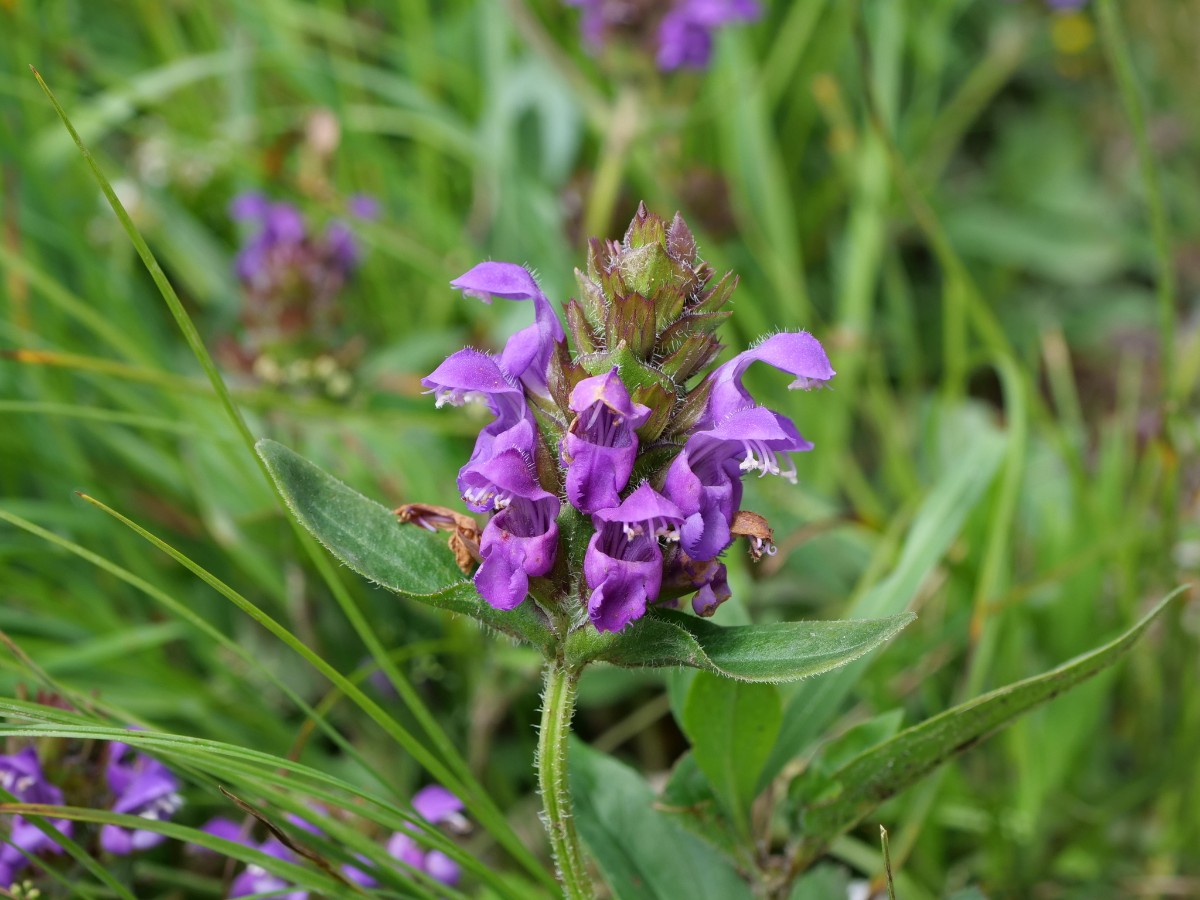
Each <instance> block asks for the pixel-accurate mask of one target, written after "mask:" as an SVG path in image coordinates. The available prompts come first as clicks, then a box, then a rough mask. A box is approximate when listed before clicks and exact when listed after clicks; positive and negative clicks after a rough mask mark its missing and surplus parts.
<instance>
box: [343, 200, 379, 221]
mask: <svg viewBox="0 0 1200 900" xmlns="http://www.w3.org/2000/svg"><path fill="white" fill-rule="evenodd" d="M348 207H349V209H350V215H352V216H357V217H358V218H360V219H378V218H379V201H378V200H377V199H376V198H374V197H372V196H371V195H370V194H355V195H354V196H352V197H351V198H350V203H349V204H348Z"/></svg>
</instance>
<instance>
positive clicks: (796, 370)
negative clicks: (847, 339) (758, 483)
mask: <svg viewBox="0 0 1200 900" xmlns="http://www.w3.org/2000/svg"><path fill="white" fill-rule="evenodd" d="M753 362H765V363H768V364H769V365H772V366H774V367H775V368H777V369H780V370H782V371H784V372H788V373H789V374H791V375H794V376H795V380H794V381H793V382H792V383H791V384H790V385H789V387H790V388H803V389H808V388H811V387H813V386H814V385H817V384H822V383H824V382H825V381H828V380H829V379H830V378H832V377H833V375H834V372H833V369H832V368H831V367H830V365H829V359H828V357H826V355H825V351H824V350H823V349H821V345H820V344H819V343H818V342H817V340H816V339H815V338H814V337H812V335H809V334H806V333H804V332H797V333H788V332H785V333H782V334H776V335H772V336H771V337H769V338H767V340H765V341H763V342H762V343H761V344H759V345H758V346H757V347H754V348H752V349H750V350H747V351H745V352H744V353H739V354H738V355H737V356H735V357H734V358H733V359H731V360H730V361H729V362H727V363H725V364H724V365H722V366H719V367H718V368H717V369H716V370H715V371H714V372H713V373H712V375H711V376H709V377H710V380H711V383H712V389H711V393H710V395H709V399H708V404H707V407H706V409H705V412H704V414H703V415H702V416H701V418H700V420H699V422H697V425H696V430H694V431H693V432H692V434H691V435H690V436H689V437H688V439H687V442H686V443H685V444H684V446H683V450H682V451H681V452H680V454H679V455H678V456H677V457H676V458H675V460H674V461H673V462H672V463H671V466H670V468H669V469H668V470H667V477H666V482H665V484H664V487H663V491H664V493H665V494H666V495H667V496H668V497H670V498H671V500H673V501H674V502H675V503H676V504H677V505H678V506H679V508H680V509H681V510H682V511H683V514H684V517H685V520H684V523H683V527H682V528H681V529H680V538H681V546H682V547H683V549H684V551H685V552H686V553H687V554H688V556H690V557H691V558H692V559H694V560H701V561H703V560H710V559H714V558H715V557H716V556H717V555H718V554H719V553H720V552H721V551H722V550H724V549H725V548H726V547H728V546H729V544H730V542H731V541H732V539H733V538H732V535H731V533H730V526H731V525H732V523H733V517H734V515H735V514H736V513H737V511H738V509H739V507H740V506H741V502H742V476H743V475H744V474H745V473H746V472H748V471H758V472H759V473H760V475H765V474H767V473H768V472H769V473H771V474H772V475H781V476H783V477H784V478H786V479H788V480H789V481H792V482H795V480H796V469H795V466H794V465H793V464H792V462H791V460H790V459H789V457H788V454H789V453H798V452H802V451H806V450H811V449H812V444H811V443H809V442H808V441H806V440H805V439H804V438H803V437H801V436H800V433H799V432H798V431H797V430H796V426H795V425H793V424H792V422H791V420H790V419H788V418H786V417H785V416H781V415H779V414H778V413H775V412H772V411H771V410H769V409H767V408H765V407H762V406H757V405H756V404H755V402H754V399H753V398H752V397H751V396H750V394H749V392H748V391H747V390H746V388H745V387H744V386H743V385H742V375H743V374H744V373H745V371H746V369H747V368H748V367H749V366H750V364H751V363H753Z"/></svg>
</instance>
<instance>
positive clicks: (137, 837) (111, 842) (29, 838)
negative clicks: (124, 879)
mask: <svg viewBox="0 0 1200 900" xmlns="http://www.w3.org/2000/svg"><path fill="white" fill-rule="evenodd" d="M105 780H106V781H107V784H108V788H109V790H110V791H111V793H112V795H113V797H114V799H113V803H112V807H111V808H112V811H113V812H116V813H124V814H126V815H132V816H140V817H141V818H144V819H147V820H165V819H169V818H170V817H171V816H173V815H174V814H175V813H176V812H177V811H178V810H179V808H180V807H181V806H183V799H182V798H181V797H180V796H179V779H178V778H176V777H175V775H174V774H173V773H172V772H171V771H170V770H169V769H168V768H167V767H166V766H165V765H163V764H162V763H161V762H159V761H158V760H156V759H151V758H150V757H148V756H144V755H142V754H140V753H137V752H135V751H134V750H133V749H132V748H130V747H129V746H128V745H127V744H123V743H118V742H114V743H112V744H110V745H109V762H108V765H107V767H106V769H105ZM0 787H3V788H4V789H5V790H6V791H8V792H9V793H10V794H12V795H13V796H14V797H16V798H17V800H18V801H19V802H21V803H40V804H47V805H52V806H61V805H63V802H64V800H63V792H62V790H61V789H60V788H58V787H57V786H55V785H53V784H51V783H50V782H49V781H48V780H47V779H46V777H45V775H44V774H43V772H42V767H41V762H40V761H39V759H38V754H37V751H36V750H35V749H34V748H33V747H26V748H25V749H24V750H22V751H21V752H19V753H15V754H12V755H10V756H0ZM49 825H50V826H51V827H52V828H53V829H54V830H55V831H58V832H59V833H60V834H62V835H63V836H65V837H70V836H71V834H72V831H73V823H71V822H70V821H69V820H66V819H55V820H53V821H51V822H49ZM164 840H166V838H165V836H163V835H161V834H157V833H155V832H153V831H148V830H146V829H140V828H138V829H133V828H123V827H120V826H117V825H105V826H104V827H103V828H101V829H100V846H101V847H102V848H103V849H104V850H105V851H106V852H108V853H112V854H114V855H117V856H128V855H129V854H131V853H135V852H137V851H140V850H148V849H150V848H151V847H155V846H157V845H158V844H161V843H162V842H163V841H164ZM61 852H62V848H61V847H60V846H59V844H58V843H57V842H56V841H55V840H54V838H53V837H51V836H50V835H48V834H46V833H45V832H43V831H42V830H41V829H40V828H38V827H37V826H36V825H33V824H32V823H30V822H28V821H26V820H25V818H24V817H23V816H14V817H13V820H12V828H11V831H10V832H9V834H8V837H7V843H6V844H5V846H4V847H3V848H2V849H0V887H4V888H7V887H8V886H9V885H11V884H12V883H13V881H14V880H15V878H16V876H17V875H18V874H19V873H20V872H21V871H23V870H24V869H25V868H26V867H27V866H28V865H29V861H30V858H31V857H33V856H35V855H37V854H39V853H61Z"/></svg>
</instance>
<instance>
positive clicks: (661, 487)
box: [401, 0, 834, 631]
mask: <svg viewBox="0 0 1200 900" xmlns="http://www.w3.org/2000/svg"><path fill="white" fill-rule="evenodd" d="M686 6H687V9H688V10H689V13H688V14H689V15H693V16H694V17H695V20H696V21H697V22H701V23H707V25H709V26H715V25H717V24H720V22H721V21H724V19H723V18H722V16H725V15H727V14H729V15H732V14H733V13H730V12H729V10H731V9H732V10H735V11H737V10H740V11H741V12H740V13H738V14H744V13H746V11H747V10H748V9H750V8H751V7H750V6H749V5H748V4H745V3H742V4H737V3H729V4H723V3H719V2H715V0H713V2H705V3H701V2H695V3H691V4H686ZM678 8H682V6H680V7H678ZM673 9H676V7H673ZM713 275H714V272H713V270H712V268H711V267H710V266H708V265H707V264H706V263H705V262H704V261H703V260H701V259H700V258H699V257H698V254H697V251H696V241H695V238H694V237H693V236H692V233H691V231H690V230H689V229H688V227H687V225H686V224H685V223H684V222H683V219H682V218H681V217H680V216H679V215H678V214H676V216H675V218H674V219H673V220H671V221H670V222H667V221H665V220H664V219H661V218H659V217H658V216H655V215H652V214H651V213H649V212H648V211H647V210H646V208H645V207H644V206H642V207H640V208H639V209H638V212H637V215H636V216H635V217H634V219H633V221H632V222H631V223H630V226H629V229H628V231H627V232H626V233H625V236H624V239H623V240H622V241H620V242H617V241H599V240H593V241H592V242H591V244H590V245H589V249H588V259H587V268H586V271H585V272H581V271H577V272H576V276H577V279H578V283H579V295H578V296H577V298H575V299H572V300H571V301H570V302H569V303H567V304H566V307H565V309H566V319H567V329H566V330H569V331H570V334H571V342H570V343H571V344H572V347H571V350H570V351H568V348H567V341H566V340H565V336H564V329H563V327H562V326H561V324H560V323H559V321H558V318H557V316H556V315H555V313H554V310H553V308H552V307H551V305H550V302H549V301H548V300H547V298H546V297H545V295H544V294H543V293H542V292H541V289H540V288H539V287H538V286H537V283H536V281H534V279H533V276H531V275H530V274H529V272H528V271H527V270H526V269H524V268H523V267H521V266H517V265H513V264H511V263H495V262H489V263H481V264H480V265H478V266H476V267H475V268H473V269H471V270H470V271H469V272H467V273H466V274H464V275H463V276H461V277H460V278H457V279H455V281H454V282H452V284H453V286H454V287H456V288H459V289H460V290H462V291H463V292H464V294H466V295H468V296H474V297H478V298H481V299H483V300H485V301H491V300H492V299H493V298H495V297H501V298H506V299H512V300H532V301H533V303H534V309H535V312H534V323H533V325H530V326H529V327H527V328H526V329H524V330H523V331H521V332H519V333H518V334H517V335H515V336H514V337H513V338H512V339H510V340H509V342H508V344H507V345H506V346H505V348H504V350H503V351H502V352H501V353H500V354H498V355H491V354H488V353H484V352H482V351H479V350H472V349H466V350H460V351H459V352H458V353H455V354H453V355H451V356H450V357H449V358H448V359H447V360H446V361H445V362H444V363H442V365H440V366H439V367H438V368H437V369H436V370H435V371H434V372H433V373H432V374H430V375H429V376H428V377H427V378H425V379H424V381H423V383H424V384H425V386H426V387H427V388H429V390H430V391H431V392H432V393H434V395H435V396H436V397H437V402H438V405H439V406H441V405H443V404H446V403H451V404H461V403H465V402H468V401H469V400H479V401H482V402H483V403H485V404H487V406H488V407H489V409H491V411H492V413H493V420H492V421H491V422H490V423H489V424H488V425H487V426H486V427H484V428H483V429H482V430H481V432H480V434H479V436H478V438H477V439H476V441H475V448H474V450H473V451H472V454H471V458H470V459H469V460H468V461H467V463H466V465H464V466H463V468H462V469H461V470H460V471H459V477H458V486H459V491H460V493H461V494H462V497H463V500H464V502H465V503H466V505H467V507H468V508H469V509H471V510H472V511H474V512H478V513H490V514H491V519H490V520H489V521H488V523H487V524H486V526H485V527H484V528H483V531H482V535H481V536H480V538H479V541H478V558H479V559H481V560H482V562H481V565H480V567H479V569H478V571H477V572H476V573H475V586H476V588H477V589H478V591H479V594H480V595H481V596H482V597H483V598H484V600H486V601H487V602H488V603H489V604H490V605H491V606H493V607H495V608H497V609H501V610H510V609H513V608H515V607H516V606H518V605H519V604H521V603H522V602H523V601H524V600H525V598H526V596H527V595H528V593H529V590H530V584H531V579H533V578H544V579H545V580H544V581H543V582H541V584H542V585H543V586H544V588H545V590H541V589H539V595H538V596H539V605H540V606H539V608H541V609H543V610H546V609H547V608H548V605H550V606H553V605H559V606H561V607H564V611H565V612H567V613H568V614H569V615H567V616H565V617H564V619H565V620H566V621H569V622H578V621H581V620H582V613H583V612H584V611H586V614H587V617H588V619H589V620H590V622H591V623H592V625H593V626H594V627H595V628H597V629H598V630H600V631H619V630H621V629H623V628H625V627H626V626H627V625H629V623H631V622H633V621H635V620H637V619H639V618H640V617H641V616H643V615H644V614H645V613H646V611H647V609H649V608H650V606H651V605H653V604H655V603H660V602H674V601H677V600H680V599H682V598H683V597H686V596H688V595H693V599H692V608H693V609H694V610H695V611H696V612H697V613H698V614H700V615H711V614H712V613H713V612H714V611H715V610H716V609H717V607H718V606H719V605H720V604H721V603H722V602H723V601H724V600H726V599H727V598H728V597H729V595H730V589H729V583H728V579H727V577H726V571H725V566H724V564H723V563H722V562H720V556H721V554H722V553H724V552H725V550H726V549H727V548H728V547H729V546H730V544H731V543H732V542H733V540H734V539H735V538H736V537H738V536H744V537H746V538H747V540H748V542H749V551H750V555H751V558H752V559H755V560H757V559H759V558H761V557H762V556H763V555H764V554H766V553H770V552H772V550H773V548H774V545H773V544H772V543H771V540H770V536H771V529H770V525H769V524H768V523H767V522H766V520H765V519H762V517H761V516H755V515H753V514H752V513H749V512H748V511H746V510H743V509H742V496H743V490H742V479H743V478H744V477H745V476H746V475H747V474H750V473H756V474H758V476H759V477H762V476H764V475H768V474H771V475H779V476H782V477H783V478H785V479H786V480H788V481H791V482H795V480H796V477H797V472H796V467H795V464H794V463H793V461H792V454H794V453H799V452H803V451H807V450H810V449H812V444H811V443H810V442H809V441H807V440H806V439H805V438H804V437H802V436H801V435H800V432H799V431H798V430H797V428H796V426H795V424H793V422H792V420H791V419H790V418H788V417H787V416H785V415H783V414H781V413H779V412H776V411H774V410H771V409H769V408H767V407H765V406H762V405H760V404H759V403H758V402H757V401H756V400H755V399H754V397H753V396H752V395H751V394H750V392H749V390H748V389H747V388H746V386H745V384H744V381H743V379H744V376H745V374H746V372H747V370H748V369H749V368H750V366H751V365H753V364H754V363H756V362H763V363H766V364H767V365H769V366H771V367H773V368H775V369H778V370H780V371H782V372H785V373H787V374H788V375H790V376H791V377H792V381H791V383H790V384H789V387H791V388H800V389H806V390H807V389H809V388H813V387H816V386H819V385H822V384H825V383H826V382H828V381H829V380H830V379H831V378H832V377H833V375H834V371H833V368H832V367H831V365H830V363H829V359H828V357H827V356H826V355H825V351H824V349H823V348H822V347H821V344H820V342H818V341H817V339H816V338H814V337H813V336H812V335H810V334H808V333H806V332H803V331H790V332H781V333H778V334H774V335H771V336H770V337H768V338H766V339H765V340H763V341H762V342H760V343H759V344H757V345H756V346H754V347H752V348H750V349H749V350H746V351H744V352H742V353H739V354H737V355H736V356H734V357H733V358H732V359H730V360H729V361H728V362H726V363H724V364H722V365H719V366H715V367H714V365H713V364H714V362H715V360H716V358H717V356H718V355H719V354H720V352H721V349H722V347H721V344H720V343H719V342H718V340H717V338H716V336H715V332H716V330H717V328H718V327H719V326H720V324H721V323H722V322H723V321H724V320H725V318H727V317H728V316H729V310H728V309H727V306H728V304H729V301H730V299H731V297H732V294H733V291H734V288H735V287H736V285H737V279H736V278H735V277H734V276H733V275H732V274H727V275H725V276H724V277H722V278H716V279H714V277H713ZM551 447H556V448H557V451H558V452H557V454H555V455H556V457H557V459H554V458H551V456H550V453H549V452H548V448H551ZM556 463H557V465H556ZM631 484H633V485H636V487H631V486H630V485H631ZM563 500H565V501H566V504H568V507H567V508H566V509H565V510H564V503H563ZM433 509H434V508H433V507H428V506H426V505H423V504H408V505H406V506H405V507H402V508H401V517H402V520H403V521H407V522H412V523H415V524H419V525H424V526H425V527H428V528H438V527H440V528H444V529H446V530H451V529H452V528H453V529H454V530H455V531H456V532H457V530H458V529H459V528H460V525H459V524H457V523H455V522H453V517H452V516H450V517H447V516H446V515H445V514H444V513H443V514H441V515H440V516H433V515H431V513H430V512H429V511H430V510H433ZM563 523H567V524H566V526H565V527H562V528H560V524H563ZM589 524H590V528H589ZM466 530H467V531H469V530H470V529H469V528H467V529H466ZM585 541H586V545H585ZM563 542H565V543H566V550H565V552H564V550H563V549H562V548H560V546H559V545H560V543H563ZM472 546H473V544H464V546H462V547H459V548H458V549H456V551H455V555H456V559H458V560H459V561H460V563H464V565H465V567H466V566H469V564H470V561H471V560H472V557H473V554H471V553H470V552H469V551H470V548H471V547H472ZM560 559H566V560H568V561H572V562H573V563H574V565H575V566H577V567H578V569H577V570H574V571H572V570H571V566H570V565H558V566H556V565H555V564H556V561H558V560H560Z"/></svg>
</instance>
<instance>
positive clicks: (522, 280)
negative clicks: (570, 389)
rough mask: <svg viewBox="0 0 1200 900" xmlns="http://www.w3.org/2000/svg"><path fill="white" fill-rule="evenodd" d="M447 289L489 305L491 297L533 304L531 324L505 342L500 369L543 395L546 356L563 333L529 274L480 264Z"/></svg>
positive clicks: (512, 267)
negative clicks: (531, 302)
mask: <svg viewBox="0 0 1200 900" xmlns="http://www.w3.org/2000/svg"><path fill="white" fill-rule="evenodd" d="M450 285H451V286H452V287H455V288H458V289H459V290H461V291H462V292H463V294H464V295H466V296H468V297H475V298H477V299H479V300H482V301H483V302H484V303H491V302H492V300H493V298H495V297H501V298H503V299H505V300H532V301H533V303H534V324H533V325H531V326H529V327H528V328H524V329H522V330H521V331H518V332H517V333H516V334H514V335H513V336H512V337H511V338H509V340H508V343H507V344H505V346H504V350H503V351H502V352H501V354H500V368H501V369H503V371H504V373H505V374H506V375H507V376H508V377H509V378H511V379H512V380H514V381H516V380H520V381H522V382H524V384H525V386H526V387H527V388H528V389H529V390H531V391H534V392H535V393H538V394H545V392H546V367H547V365H548V364H549V362H550V354H551V353H552V352H553V350H554V345H555V344H556V343H559V342H560V341H562V340H563V339H564V338H565V336H566V333H565V332H564V331H563V327H562V323H561V322H559V320H558V316H556V315H555V313H554V308H553V307H552V306H551V305H550V301H549V300H547V299H546V295H545V294H543V293H542V291H541V289H540V288H539V287H538V285H537V282H536V281H534V279H533V276H532V275H530V274H529V271H528V270H527V269H525V268H524V267H523V266H518V265H516V264H515V263H503V262H482V263H480V264H479V265H477V266H475V267H474V268H473V269H471V270H470V271H468V272H465V273H464V274H462V275H460V276H459V277H458V278H456V279H454V280H453V281H451V282H450Z"/></svg>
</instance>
